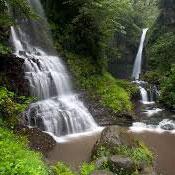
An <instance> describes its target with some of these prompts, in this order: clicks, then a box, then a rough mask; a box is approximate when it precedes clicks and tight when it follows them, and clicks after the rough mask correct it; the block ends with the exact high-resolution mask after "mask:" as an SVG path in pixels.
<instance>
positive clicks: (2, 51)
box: [0, 43, 11, 55]
mask: <svg viewBox="0 0 175 175" xmlns="http://www.w3.org/2000/svg"><path fill="white" fill-rule="evenodd" d="M9 53H11V49H10V48H9V47H7V46H5V45H4V44H2V43H0V54H2V55H6V54H9Z"/></svg>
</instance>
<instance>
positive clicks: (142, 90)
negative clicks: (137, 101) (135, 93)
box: [139, 86, 148, 103]
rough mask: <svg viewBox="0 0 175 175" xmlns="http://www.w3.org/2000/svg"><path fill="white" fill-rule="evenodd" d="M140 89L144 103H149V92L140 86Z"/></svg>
mask: <svg viewBox="0 0 175 175" xmlns="http://www.w3.org/2000/svg"><path fill="white" fill-rule="evenodd" d="M139 89H140V94H141V97H142V102H143V103H144V102H148V92H147V91H146V90H145V88H143V87H141V86H139Z"/></svg>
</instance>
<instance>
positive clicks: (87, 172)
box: [80, 163, 96, 175]
mask: <svg viewBox="0 0 175 175" xmlns="http://www.w3.org/2000/svg"><path fill="white" fill-rule="evenodd" d="M95 169H96V167H95V165H94V164H93V163H90V164H88V163H83V165H82V166H81V170H80V175H91V173H93V171H95Z"/></svg>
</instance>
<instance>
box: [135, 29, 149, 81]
mask: <svg viewBox="0 0 175 175" xmlns="http://www.w3.org/2000/svg"><path fill="white" fill-rule="evenodd" d="M147 31H148V28H146V29H143V32H142V36H141V39H140V46H139V49H138V53H137V56H136V59H135V63H134V68H133V73H132V78H134V79H135V80H138V79H139V77H140V73H141V67H142V52H143V46H144V41H145V37H146V33H147Z"/></svg>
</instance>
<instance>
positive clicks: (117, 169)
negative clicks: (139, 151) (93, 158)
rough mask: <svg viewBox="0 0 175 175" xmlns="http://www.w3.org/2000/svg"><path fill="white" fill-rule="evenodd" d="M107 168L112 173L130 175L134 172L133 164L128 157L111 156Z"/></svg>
mask: <svg viewBox="0 0 175 175" xmlns="http://www.w3.org/2000/svg"><path fill="white" fill-rule="evenodd" d="M109 166H110V170H111V171H112V172H114V173H120V174H132V173H133V172H135V163H134V161H133V160H131V159H130V158H129V157H124V156H120V155H113V156H111V157H110V158H109Z"/></svg>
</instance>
